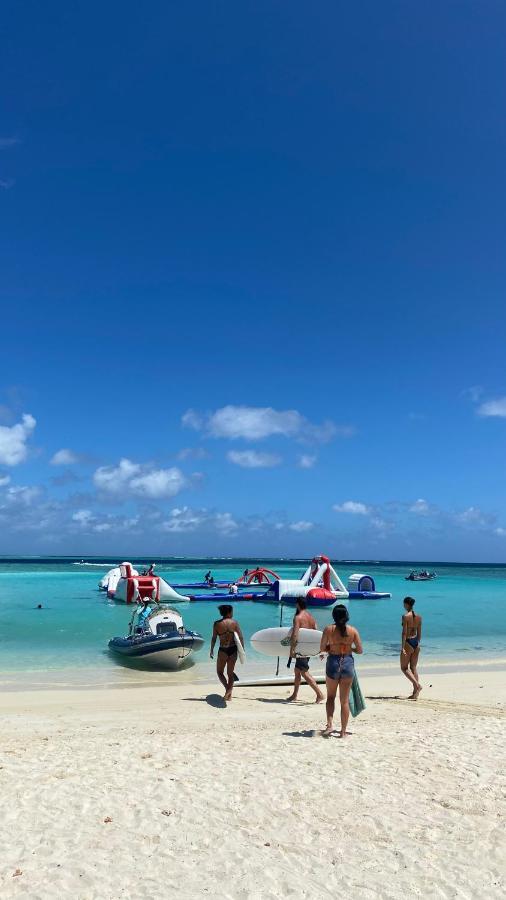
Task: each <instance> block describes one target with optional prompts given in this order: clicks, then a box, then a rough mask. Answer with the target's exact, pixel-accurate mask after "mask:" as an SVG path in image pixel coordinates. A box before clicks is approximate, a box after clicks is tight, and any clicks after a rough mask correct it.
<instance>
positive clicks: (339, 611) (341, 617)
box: [332, 603, 350, 637]
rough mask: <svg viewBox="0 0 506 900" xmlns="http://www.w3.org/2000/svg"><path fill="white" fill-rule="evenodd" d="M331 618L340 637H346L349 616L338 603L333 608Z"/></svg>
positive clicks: (344, 608)
mask: <svg viewBox="0 0 506 900" xmlns="http://www.w3.org/2000/svg"><path fill="white" fill-rule="evenodd" d="M332 618H333V619H334V622H335V623H336V628H337V629H338V630H339V632H340V634H341V637H346V622H347V621H348V620H349V618H350V614H349V612H348V610H347V609H346V607H345V606H344V605H343V604H342V603H338V605H337V606H334V609H333V610H332Z"/></svg>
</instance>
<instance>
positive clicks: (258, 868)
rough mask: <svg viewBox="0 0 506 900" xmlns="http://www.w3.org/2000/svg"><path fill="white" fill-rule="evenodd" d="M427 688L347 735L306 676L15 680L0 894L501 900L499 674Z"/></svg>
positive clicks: (379, 709)
mask: <svg viewBox="0 0 506 900" xmlns="http://www.w3.org/2000/svg"><path fill="white" fill-rule="evenodd" d="M424 683H425V689H424V692H423V694H422V697H421V698H420V700H419V701H418V702H417V703H413V702H407V701H405V700H402V699H397V698H398V697H406V696H407V695H408V693H409V685H408V684H407V682H406V683H404V680H403V679H402V677H401V676H400V674H399V675H397V674H396V675H392V676H388V677H376V678H373V677H370V676H367V677H363V678H362V687H363V690H364V693H365V695H366V697H368V698H369V699H368V700H367V703H368V706H367V709H366V711H365V712H364V713H363V714H362V715H361V716H359V717H358V718H357V719H356V720H353V721H352V723H351V730H352V732H353V734H352V736H351V737H349V738H347V739H346V740H344V741H342V740H339V739H337V738H334V737H331V738H329V739H324V738H322V737H321V736H320V734H319V729H320V728H321V727H323V725H324V710H323V709H322V708H317V707H316V705H315V704H314V703H313V702H312V694H311V692H310V691H309V689H308V688H302V689H301V693H300V698H301V699H300V701H299V702H297V703H296V704H286V703H284V702H283V698H284V697H286V696H287V689H286V688H281V687H274V688H272V687H269V688H246V687H242V688H241V687H238V688H236V692H235V698H234V700H233V702H232V703H230V704H229V705H228V707H227V708H223V707H222V706H221V701H220V700H219V690H218V685H217V684H214V683H213V684H210V685H209V686H203V685H200V684H199V685H195V684H193V685H191V686H187V685H182V684H177V685H173V686H169V687H155V688H146V687H143V688H126V689H123V690H107V691H106V690H102V691H100V690H86V691H76V690H72V691H65V690H60V691H53V692H46V691H40V692H30V693H27V692H10V693H4V694H3V695H2V696H1V698H0V711H1V716H2V730H1V738H0V787H1V796H2V821H1V826H0V838H1V846H2V853H1V863H0V895H1V896H2V898H11V897H23V898H30V900H32V898H33V900H35V898H40V900H48V898H53V897H54V898H57V897H58V898H62V897H64V898H66V897H72V898H78V900H95V898H97V900H113V898H114V900H116V898H118V900H119V898H136V900H137V898H162V897H163V898H166V897H172V896H174V897H176V896H178V897H197V896H202V897H210V898H214V897H216V898H218V897H225V898H244V900H261V898H271V897H272V898H277V897H293V898H299V897H335V896H337V895H338V892H339V891H342V892H343V893H344V894H345V895H346V896H348V897H351V898H371V900H373V898H401V897H402V898H404V897H406V896H412V897H413V896H414V897H422V896H423V897H431V898H432V897H437V898H474V897H477V896H480V897H486V898H495V897H497V898H499V897H503V896H504V892H505V884H506V828H505V824H506V823H505V817H506V802H505V785H506V782H505V772H504V768H505V762H504V761H505V758H506V753H505V750H506V738H505V735H506V676H505V671H504V670H503V671H500V670H497V669H490V670H486V669H485V670H483V671H470V670H469V669H468V670H466V671H465V672H464V673H461V674H458V673H443V674H439V675H432V676H429V678H427V677H425V678H424ZM429 685H432V687H429Z"/></svg>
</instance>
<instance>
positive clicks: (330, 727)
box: [322, 725, 334, 737]
mask: <svg viewBox="0 0 506 900" xmlns="http://www.w3.org/2000/svg"><path fill="white" fill-rule="evenodd" d="M333 731H334V726H333V725H327V727H326V728H325V730H324V731H322V737H330V735H331V734H332V732H333Z"/></svg>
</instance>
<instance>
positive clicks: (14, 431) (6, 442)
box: [0, 414, 36, 466]
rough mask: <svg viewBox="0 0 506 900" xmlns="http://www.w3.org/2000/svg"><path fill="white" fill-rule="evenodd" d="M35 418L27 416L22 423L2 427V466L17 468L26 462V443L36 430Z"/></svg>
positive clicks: (0, 450)
mask: <svg viewBox="0 0 506 900" xmlns="http://www.w3.org/2000/svg"><path fill="white" fill-rule="evenodd" d="M35 425H36V421H35V419H34V418H33V416H30V415H29V414H25V415H24V416H23V417H22V419H21V422H18V423H17V425H12V426H11V427H10V428H9V426H7V425H0V464H2V465H4V466H17V465H18V464H19V463H22V462H24V460H25V459H26V457H27V455H28V448H27V446H26V442H27V440H28V438H29V437H30V435H31V433H32V431H33V429H34V428H35Z"/></svg>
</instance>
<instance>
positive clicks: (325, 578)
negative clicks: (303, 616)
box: [99, 555, 391, 608]
mask: <svg viewBox="0 0 506 900" xmlns="http://www.w3.org/2000/svg"><path fill="white" fill-rule="evenodd" d="M99 588H100V590H105V591H107V596H108V598H109V599H110V600H116V601H118V602H121V603H127V604H131V603H137V602H139V601H142V600H144V599H146V598H149V599H153V600H156V601H157V602H159V603H160V602H161V603H167V602H170V603H187V602H192V603H216V602H217V601H224V600H228V601H229V602H232V603H238V602H241V603H242V602H253V603H270V604H284V605H286V606H295V605H296V603H297V600H298V599H299V598H300V597H303V598H304V599H305V601H306V603H307V605H308V607H316V608H318V607H322V608H323V607H329V606H333V605H334V603H336V602H339V601H340V602H343V601H344V602H346V601H347V600H379V599H383V598H387V597H390V596H391V594H390V593H387V592H380V591H377V590H376V585H375V582H374V578H373V577H372V575H367V574H363V573H354V574H353V575H350V576H349V578H348V585H347V587H345V585H344V583H343V581H342V580H341V578H340V577H339V575H338V574H337V572H336V570H335V569H334V567H333V565H332V563H331V562H330V559H329V557H328V556H323V555H320V556H315V557H313V559H312V560H311V562H310V563H309V565H308V567H307V569H306V570H305V572H304V573H303V574H302V576H301V578H299V579H293V578H290V579H288V578H281V577H280V576H279V575H278V574H277V573H276V572H274V571H273V570H272V569H267V568H264V567H261V566H257V567H256V568H255V569H252V570H249V569H245V570H244V572H243V573H242V575H240V576H239V577H238V579H237V580H236V581H233V582H230V581H215V580H214V579H213V577H212V574H211V572H208V573H207V574H206V576H205V578H204V581H198V582H186V583H179V584H173V585H170V584H169V583H168V582H167V581H165V579H163V578H162V577H161V576H159V575H155V574H154V573H153V570H152V568H150V569H149V571H148V572H147V573H146V572H145V573H143V574H139V572H138V571H137V570H136V569H135V568H134V567H133V565H132V563H129V562H123V563H121V564H120V565H119V566H115V567H114V568H113V569H111V570H110V571H109V572H107V573H106V575H104V577H103V579H102V580H101V581H100V583H99ZM195 590H197V592H196V593H194V591H195ZM181 591H184V592H185V593H180V592H181Z"/></svg>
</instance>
